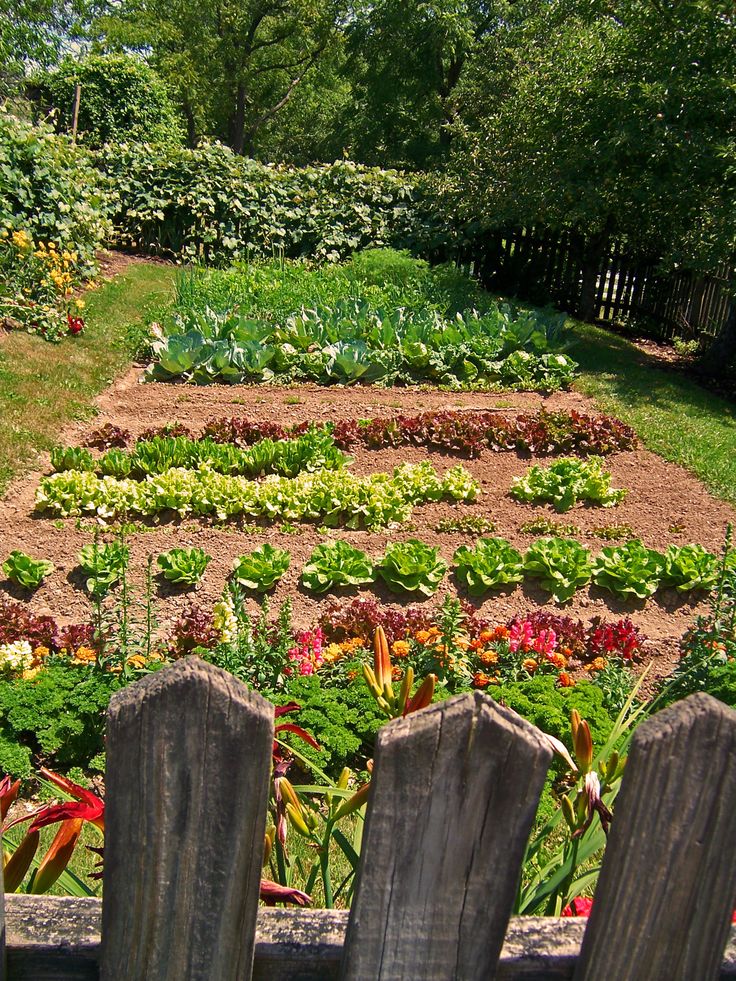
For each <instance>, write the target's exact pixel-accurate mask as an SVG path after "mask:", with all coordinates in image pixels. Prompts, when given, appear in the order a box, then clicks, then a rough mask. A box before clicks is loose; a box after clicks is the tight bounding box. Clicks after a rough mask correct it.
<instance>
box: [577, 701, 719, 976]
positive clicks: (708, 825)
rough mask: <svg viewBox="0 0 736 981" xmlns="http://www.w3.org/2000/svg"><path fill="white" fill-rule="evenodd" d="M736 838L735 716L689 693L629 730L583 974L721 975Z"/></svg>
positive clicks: (585, 945) (580, 969) (579, 973)
mask: <svg viewBox="0 0 736 981" xmlns="http://www.w3.org/2000/svg"><path fill="white" fill-rule="evenodd" d="M735 843H736V712H734V711H733V709H730V708H728V707H727V706H725V705H723V704H722V703H721V702H718V701H716V699H714V698H711V697H710V696H709V695H705V694H698V695H692V696H690V697H689V698H687V699H685V700H684V701H682V702H679V703H677V704H676V705H673V706H672V707H671V708H669V709H666V710H665V711H662V712H659V713H657V714H656V715H655V716H653V717H652V718H651V719H649V720H648V721H646V722H644V723H643V724H642V725H640V726H639V727H638V728H637V730H636V732H635V733H634V736H633V739H632V743H631V752H630V755H629V761H628V763H627V768H626V772H625V775H624V779H623V781H622V785H621V790H620V792H619V795H618V798H617V801H616V818H615V820H614V822H613V826H612V829H611V835H610V839H609V841H608V844H607V847H606V852H605V857H604V861H603V867H602V869H601V873H600V877H599V880H598V885H597V887H596V892H595V901H594V903H593V911H592V914H591V918H590V921H589V924H588V930H587V932H586V935H585V940H584V941H583V949H582V953H581V958H580V963H579V965H578V969H577V972H576V974H575V979H576V981H593V979H598V978H601V977H610V978H616V979H617V981H641V979H643V978H646V979H647V981H693V979H695V978H697V979H698V981H708V979H711V978H717V977H718V974H719V970H720V965H721V959H722V952H723V948H724V946H725V944H726V939H727V937H728V933H729V927H730V922H731V913H732V910H733V909H734V906H735V905H736V847H734V845H735Z"/></svg>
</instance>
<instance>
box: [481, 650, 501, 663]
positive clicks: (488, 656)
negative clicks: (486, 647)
mask: <svg viewBox="0 0 736 981" xmlns="http://www.w3.org/2000/svg"><path fill="white" fill-rule="evenodd" d="M479 660H480V663H481V664H484V665H485V666H486V667H488V666H489V665H491V664H498V654H497V653H496V652H495V651H481V652H480V655H479Z"/></svg>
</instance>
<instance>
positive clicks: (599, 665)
mask: <svg viewBox="0 0 736 981" xmlns="http://www.w3.org/2000/svg"><path fill="white" fill-rule="evenodd" d="M605 666H606V659H605V657H597V658H596V659H595V660H594V661H591V662H590V664H586V665H585V670H586V671H602V670H603V669H604V668H605Z"/></svg>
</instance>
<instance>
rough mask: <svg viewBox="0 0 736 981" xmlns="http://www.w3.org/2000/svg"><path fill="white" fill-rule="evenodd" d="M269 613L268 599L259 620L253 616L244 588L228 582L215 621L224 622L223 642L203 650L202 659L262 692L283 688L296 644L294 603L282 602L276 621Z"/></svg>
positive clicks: (218, 605) (265, 599) (263, 602)
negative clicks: (246, 606) (293, 647)
mask: <svg viewBox="0 0 736 981" xmlns="http://www.w3.org/2000/svg"><path fill="white" fill-rule="evenodd" d="M269 614H270V608H269V605H268V599H267V598H265V597H264V599H263V601H262V604H261V610H260V613H259V615H258V617H257V618H253V617H251V616H250V615H249V614H248V613H247V612H246V609H245V601H244V596H243V590H242V588H241V587H240V585H239V584H238V583H237V582H230V583H228V586H227V589H226V592H225V597H224V599H223V601H222V602H220V603H218V604H216V606H215V621H216V622H217V621H218V620H220V626H221V627H223V628H224V629H223V630H222V640H221V642H220V643H219V644H218V645H217V646H216V647H215V648H214V649H213V650H203V651H202V656H203V657H206V658H207V660H209V661H212V663H213V664H216V665H218V666H219V667H221V668H223V669H224V670H225V671H229V672H230V673H231V674H233V675H235V677H236V678H239V679H240V680H241V681H243V682H245V684H247V685H251V686H253V687H254V688H257V689H258V690H259V691H267V692H274V691H276V690H279V689H281V688H282V687H283V685H284V683H285V681H286V674H285V668H286V666H287V665H288V663H289V651H290V650H291V648H292V646H293V644H294V634H293V631H292V626H291V601H290V600H288V599H287V600H286V601H285V602H284V603H282V605H281V608H280V610H279V612H278V616H277V618H276V620H275V621H272V620H270V618H269Z"/></svg>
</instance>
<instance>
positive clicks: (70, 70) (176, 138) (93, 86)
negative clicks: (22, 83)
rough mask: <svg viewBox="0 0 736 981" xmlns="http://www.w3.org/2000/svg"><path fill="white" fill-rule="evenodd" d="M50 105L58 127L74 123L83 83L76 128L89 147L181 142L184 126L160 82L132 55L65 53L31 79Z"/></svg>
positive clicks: (146, 65)
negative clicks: (58, 61) (76, 99)
mask: <svg viewBox="0 0 736 981" xmlns="http://www.w3.org/2000/svg"><path fill="white" fill-rule="evenodd" d="M35 82H36V84H37V86H38V89H39V95H40V97H41V99H42V100H43V101H44V102H46V103H47V105H48V106H49V107H51V108H53V109H54V111H55V117H56V123H57V126H58V127H59V129H61V130H66V131H69V130H71V128H72V114H73V107H74V91H75V87H76V85H77V83H78V82H79V83H81V86H82V96H81V99H80V102H79V124H78V132H79V134H80V137H81V138H82V139H83V140H84V142H85V143H86V144H87V145H88V146H91V147H99V146H101V145H102V144H103V143H110V142H116V141H119V140H131V141H144V140H145V141H148V142H150V143H171V142H173V143H181V141H182V136H183V127H182V124H181V120H180V119H179V117H178V114H177V111H176V108H175V106H174V103H173V102H172V99H171V96H170V95H169V92H168V90H167V88H166V85H165V84H164V82H163V81H162V80H161V79H160V78H159V76H158V75H157V74H156V72H155V71H154V70H153V68H151V66H150V65H148V64H146V62H145V61H143V60H142V59H141V58H139V57H137V56H136V55H128V54H90V55H87V56H86V57H84V58H82V59H77V58H65V59H64V60H63V61H62V62H61V64H59V65H58V66H57V67H56V68H54V69H53V70H52V71H50V72H47V73H46V74H44V75H42V76H39V77H38V78H37V79H36V80H35Z"/></svg>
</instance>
